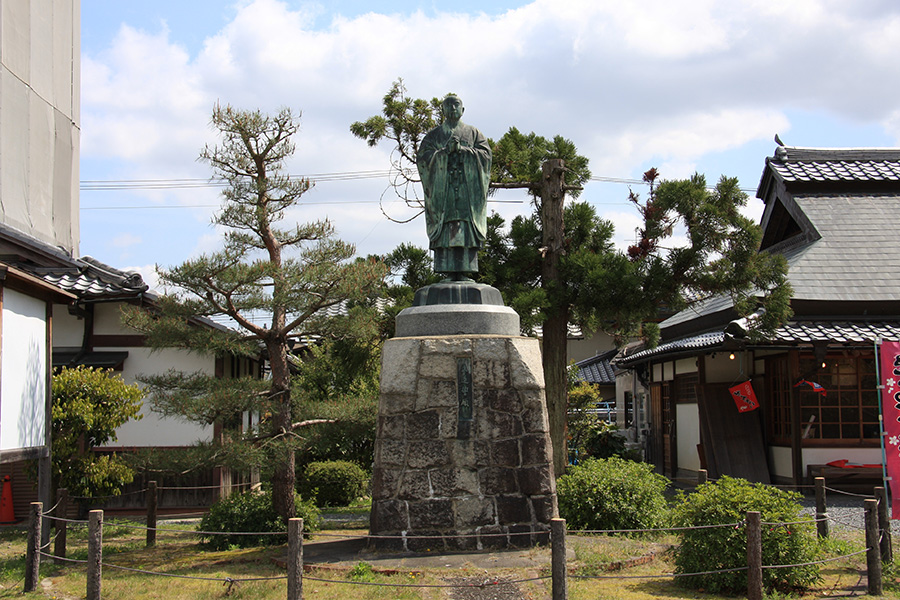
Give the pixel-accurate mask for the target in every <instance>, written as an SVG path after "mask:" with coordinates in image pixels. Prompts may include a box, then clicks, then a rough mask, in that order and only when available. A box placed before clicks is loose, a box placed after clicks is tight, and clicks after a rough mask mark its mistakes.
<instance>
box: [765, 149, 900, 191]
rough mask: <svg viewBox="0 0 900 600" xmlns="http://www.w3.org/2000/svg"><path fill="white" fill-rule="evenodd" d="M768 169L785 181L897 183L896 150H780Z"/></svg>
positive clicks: (898, 158) (899, 173) (899, 153)
mask: <svg viewBox="0 0 900 600" xmlns="http://www.w3.org/2000/svg"><path fill="white" fill-rule="evenodd" d="M766 162H767V164H768V166H769V167H770V168H771V169H772V170H773V171H774V172H775V173H777V174H778V176H779V177H780V178H781V179H782V180H784V181H786V182H800V181H816V182H831V181H900V150H896V149H890V148H884V149H867V148H860V149H826V148H821V149H819V148H792V147H780V148H778V150H777V151H776V152H775V157H774V158H769V159H767V161H766Z"/></svg>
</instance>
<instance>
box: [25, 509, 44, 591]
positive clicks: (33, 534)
mask: <svg viewBox="0 0 900 600" xmlns="http://www.w3.org/2000/svg"><path fill="white" fill-rule="evenodd" d="M43 512H44V504H43V503H42V502H32V503H31V511H30V512H29V513H28V542H27V545H26V548H27V549H26V550H25V591H26V592H33V591H34V590H36V589H37V586H38V582H39V580H40V571H41V517H42V516H43Z"/></svg>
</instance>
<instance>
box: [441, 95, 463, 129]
mask: <svg viewBox="0 0 900 600" xmlns="http://www.w3.org/2000/svg"><path fill="white" fill-rule="evenodd" d="M441 108H442V109H443V114H444V119H446V120H448V121H452V122H456V121H459V120H460V119H461V118H462V115H463V112H465V110H466V109H465V107H464V106H463V103H462V100H460V99H459V96H457V95H456V94H447V95H446V96H444V100H443V101H442V102H441Z"/></svg>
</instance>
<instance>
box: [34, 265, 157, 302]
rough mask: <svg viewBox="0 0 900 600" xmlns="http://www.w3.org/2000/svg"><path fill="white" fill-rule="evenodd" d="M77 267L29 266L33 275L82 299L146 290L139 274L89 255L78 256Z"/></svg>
mask: <svg viewBox="0 0 900 600" xmlns="http://www.w3.org/2000/svg"><path fill="white" fill-rule="evenodd" d="M76 262H77V264H78V267H71V268H52V267H49V268H43V267H36V268H32V269H30V270H31V271H32V272H33V273H34V274H35V275H37V276H38V277H40V278H42V279H43V280H44V281H46V282H48V283H52V284H53V285H56V286H58V287H60V288H62V289H64V290H66V291H67V292H71V293H73V294H75V295H77V296H78V297H79V298H80V299H82V300H91V299H100V298H110V299H112V298H122V297H136V296H139V295H141V294H143V293H144V292H146V291H147V289H148V286H147V284H146V283H144V280H143V279H142V278H141V276H140V274H138V273H133V272H128V271H122V270H120V269H116V268H115V267H111V266H109V265H107V264H104V263H102V262H100V261H98V260H96V259H94V258H91V257H90V256H85V257H82V258H79V259H77V261H76Z"/></svg>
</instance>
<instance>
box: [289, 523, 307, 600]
mask: <svg viewBox="0 0 900 600" xmlns="http://www.w3.org/2000/svg"><path fill="white" fill-rule="evenodd" d="M287 571H288V584H287V597H288V600H302V599H303V519H288V563H287Z"/></svg>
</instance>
